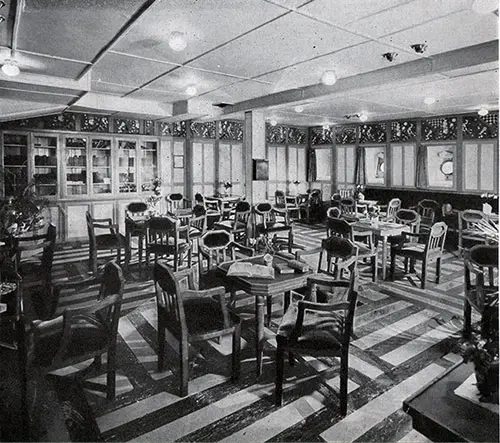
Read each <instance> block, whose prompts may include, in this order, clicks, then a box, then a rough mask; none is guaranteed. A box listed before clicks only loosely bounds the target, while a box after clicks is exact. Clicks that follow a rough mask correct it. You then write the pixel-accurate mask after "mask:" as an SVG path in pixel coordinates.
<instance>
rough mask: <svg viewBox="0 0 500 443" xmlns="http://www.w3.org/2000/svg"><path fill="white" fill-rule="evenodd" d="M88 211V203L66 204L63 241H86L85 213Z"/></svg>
mask: <svg viewBox="0 0 500 443" xmlns="http://www.w3.org/2000/svg"><path fill="white" fill-rule="evenodd" d="M89 209H90V203H84V202H82V203H79V202H72V203H67V204H66V208H65V211H66V229H65V233H66V237H65V240H86V241H88V233H87V221H86V217H85V213H86V212H87V211H88V210H89Z"/></svg>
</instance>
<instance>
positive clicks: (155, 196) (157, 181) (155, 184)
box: [146, 177, 162, 214]
mask: <svg viewBox="0 0 500 443" xmlns="http://www.w3.org/2000/svg"><path fill="white" fill-rule="evenodd" d="M151 185H152V187H151V191H152V194H151V195H150V196H149V197H148V198H147V199H146V204H147V205H148V209H149V212H150V213H151V214H155V213H157V212H158V208H157V206H158V203H159V202H160V201H161V198H162V195H161V178H159V177H155V178H153V180H151Z"/></svg>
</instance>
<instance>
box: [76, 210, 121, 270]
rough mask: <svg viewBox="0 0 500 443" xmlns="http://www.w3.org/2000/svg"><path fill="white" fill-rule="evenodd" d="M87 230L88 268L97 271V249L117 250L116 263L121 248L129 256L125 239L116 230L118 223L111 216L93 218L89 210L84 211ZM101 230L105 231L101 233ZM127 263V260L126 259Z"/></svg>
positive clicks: (119, 259)
mask: <svg viewBox="0 0 500 443" xmlns="http://www.w3.org/2000/svg"><path fill="white" fill-rule="evenodd" d="M86 218H87V232H88V235H89V270H90V271H91V272H93V273H94V274H95V273H97V251H100V250H111V251H114V250H116V251H117V260H118V263H121V250H122V249H123V250H124V251H125V257H126V258H128V257H130V250H129V246H128V244H127V239H126V238H125V236H124V235H123V234H120V232H119V231H118V225H117V224H116V223H113V220H112V219H111V218H100V219H97V218H94V217H92V215H91V214H90V212H89V211H87V213H86ZM103 231H106V232H105V233H103ZM126 263H127V260H126Z"/></svg>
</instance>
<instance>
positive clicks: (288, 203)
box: [274, 190, 300, 220]
mask: <svg viewBox="0 0 500 443" xmlns="http://www.w3.org/2000/svg"><path fill="white" fill-rule="evenodd" d="M274 207H275V208H276V209H279V210H285V211H286V212H287V214H288V219H289V220H299V219H300V206H299V204H298V200H297V197H295V196H291V195H285V193H284V192H283V191H279V190H277V191H275V193H274Z"/></svg>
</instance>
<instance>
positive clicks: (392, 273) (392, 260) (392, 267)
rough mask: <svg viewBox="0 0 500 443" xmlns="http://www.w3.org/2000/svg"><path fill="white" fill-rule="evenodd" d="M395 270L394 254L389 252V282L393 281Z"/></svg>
mask: <svg viewBox="0 0 500 443" xmlns="http://www.w3.org/2000/svg"><path fill="white" fill-rule="evenodd" d="M395 269H396V253H395V252H394V251H391V267H390V270H389V272H390V274H391V280H394V270H395ZM382 272H383V271H382Z"/></svg>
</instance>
